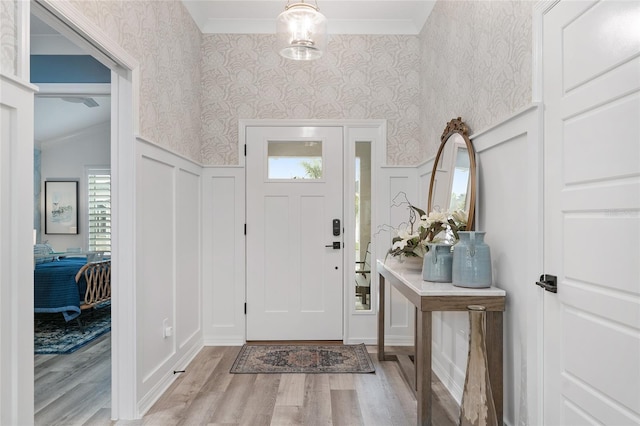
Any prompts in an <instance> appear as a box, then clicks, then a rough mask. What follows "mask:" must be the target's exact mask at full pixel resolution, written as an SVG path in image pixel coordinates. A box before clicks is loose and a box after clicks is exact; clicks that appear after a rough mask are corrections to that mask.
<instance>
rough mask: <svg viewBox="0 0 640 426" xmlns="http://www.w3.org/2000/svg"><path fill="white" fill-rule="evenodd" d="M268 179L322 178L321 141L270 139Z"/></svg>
mask: <svg viewBox="0 0 640 426" xmlns="http://www.w3.org/2000/svg"><path fill="white" fill-rule="evenodd" d="M267 150H268V155H267V158H268V160H267V161H268V164H267V169H268V172H267V178H268V179H286V180H289V179H322V142H321V141H269V142H268V148H267Z"/></svg>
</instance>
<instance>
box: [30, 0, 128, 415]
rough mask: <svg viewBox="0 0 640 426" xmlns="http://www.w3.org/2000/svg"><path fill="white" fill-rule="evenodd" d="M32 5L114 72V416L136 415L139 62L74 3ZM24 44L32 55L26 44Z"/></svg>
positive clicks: (39, 2) (39, 1)
mask: <svg viewBox="0 0 640 426" xmlns="http://www.w3.org/2000/svg"><path fill="white" fill-rule="evenodd" d="M31 7H32V12H33V13H34V14H36V15H37V16H38V17H39V18H41V19H43V20H45V22H46V23H48V24H49V25H51V26H52V27H53V28H54V29H56V30H58V31H60V32H61V33H62V34H63V35H64V36H65V37H67V38H69V39H70V40H73V41H74V42H75V43H78V44H80V45H81V46H82V47H83V48H84V49H85V50H86V51H87V52H89V53H90V54H91V55H92V56H94V57H95V58H96V59H98V60H99V61H100V62H102V63H103V64H104V65H105V66H107V67H109V68H110V69H111V70H112V73H111V80H112V81H111V99H112V101H111V171H112V182H111V191H112V214H113V222H112V234H111V235H112V246H113V247H114V248H115V250H114V253H113V255H112V259H113V260H114V265H117V268H114V269H113V271H112V278H113V293H112V301H113V304H112V330H113V333H112V348H111V377H112V380H111V418H112V419H137V418H139V417H140V413H139V410H138V404H137V387H136V383H137V376H136V375H137V369H136V365H137V348H136V335H135V318H136V298H135V285H131V284H132V283H135V232H134V230H135V189H134V187H133V185H131V184H130V182H135V131H136V129H137V126H138V122H139V120H138V111H139V108H138V96H137V93H138V90H139V84H138V81H139V80H138V74H139V64H138V62H137V61H136V60H135V59H134V58H133V57H132V56H131V55H129V54H128V53H127V52H126V51H125V50H124V49H123V48H122V47H120V46H119V45H118V44H117V43H115V42H114V41H113V40H112V39H111V38H110V37H109V36H108V35H106V34H105V33H104V32H102V30H100V29H99V28H97V27H96V26H95V24H93V23H92V22H91V21H90V20H89V19H87V17H86V16H84V15H83V14H82V13H80V12H79V11H78V10H77V9H76V8H75V7H74V6H72V5H71V4H70V3H68V2H61V1H55V0H37V2H35V1H32V2H31ZM26 48H27V52H26V53H27V55H28V43H27V47H26ZM22 49H24V46H23V47H22ZM31 126H32V127H33V123H31ZM119 283H128V284H129V285H126V286H124V285H123V286H120V285H118V284H119ZM32 297H33V296H32ZM132 325H133V326H132Z"/></svg>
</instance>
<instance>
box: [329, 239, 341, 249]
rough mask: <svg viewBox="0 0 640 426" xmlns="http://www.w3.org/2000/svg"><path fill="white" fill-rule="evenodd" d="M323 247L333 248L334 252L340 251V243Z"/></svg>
mask: <svg viewBox="0 0 640 426" xmlns="http://www.w3.org/2000/svg"><path fill="white" fill-rule="evenodd" d="M325 247H329V248H333V249H334V250H340V241H334V242H333V244H327V245H326V246H325Z"/></svg>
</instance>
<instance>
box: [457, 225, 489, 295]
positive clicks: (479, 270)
mask: <svg viewBox="0 0 640 426" xmlns="http://www.w3.org/2000/svg"><path fill="white" fill-rule="evenodd" d="M485 234H486V232H479V231H460V232H458V235H459V237H460V241H459V242H458V244H456V245H455V246H453V268H452V277H451V282H452V284H453V285H455V286H458V287H470V288H484V287H491V282H492V277H491V250H490V248H489V246H488V245H487V243H485V242H484V235H485Z"/></svg>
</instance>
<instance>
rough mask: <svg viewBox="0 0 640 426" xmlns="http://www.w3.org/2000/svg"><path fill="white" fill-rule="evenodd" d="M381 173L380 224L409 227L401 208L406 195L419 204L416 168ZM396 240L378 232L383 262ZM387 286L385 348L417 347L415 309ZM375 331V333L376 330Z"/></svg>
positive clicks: (389, 234)
mask: <svg viewBox="0 0 640 426" xmlns="http://www.w3.org/2000/svg"><path fill="white" fill-rule="evenodd" d="M379 173H380V179H379V182H380V188H379V195H378V199H379V204H378V206H377V212H378V218H379V223H380V224H382V225H389V226H392V227H394V228H395V227H397V226H398V225H399V224H401V223H405V224H407V221H408V219H409V210H408V208H407V205H406V204H401V203H402V202H403V201H405V198H404V196H403V195H402V193H404V194H406V198H407V199H408V200H409V202H411V203H412V204H414V205H418V204H419V200H420V196H419V195H418V187H419V185H418V174H417V169H416V167H392V166H389V167H382V168H381V169H380V171H379ZM394 203H395V204H397V205H394ZM394 236H395V235H394V233H393V232H390V231H389V230H386V229H385V228H382V229H381V228H379V229H378V231H376V232H375V234H374V238H375V243H376V246H377V247H380V249H379V251H378V253H379V254H378V256H379V258H382V259H384V257H385V253H386V250H387V249H388V248H389V247H391V239H392V238H393V237H394ZM372 267H373V266H372ZM376 278H377V277H376ZM386 286H387V287H386V288H385V294H386V295H387V297H386V298H385V302H386V304H385V312H386V315H385V321H386V323H385V327H384V329H385V344H386V345H391V346H393V345H395V346H406V345H413V330H414V307H413V305H412V304H411V303H409V302H408V301H407V299H406V298H405V297H404V296H403V295H402V294H400V292H398V290H396V289H395V288H391V287H390V285H389V284H388V283H387V284H386ZM376 299H377V295H376ZM374 300H375V299H374ZM373 331H374V332H375V330H373ZM376 341H377V339H376Z"/></svg>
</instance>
